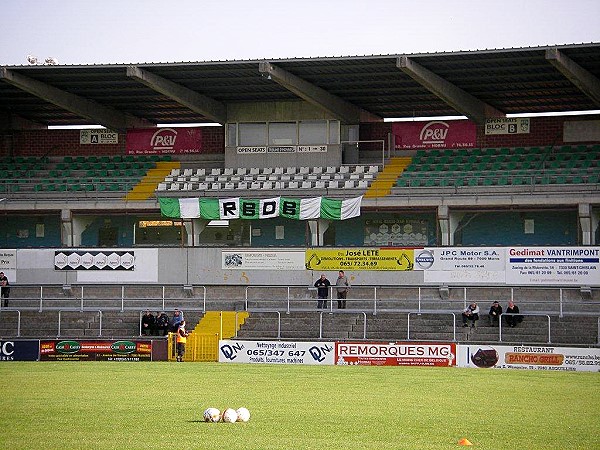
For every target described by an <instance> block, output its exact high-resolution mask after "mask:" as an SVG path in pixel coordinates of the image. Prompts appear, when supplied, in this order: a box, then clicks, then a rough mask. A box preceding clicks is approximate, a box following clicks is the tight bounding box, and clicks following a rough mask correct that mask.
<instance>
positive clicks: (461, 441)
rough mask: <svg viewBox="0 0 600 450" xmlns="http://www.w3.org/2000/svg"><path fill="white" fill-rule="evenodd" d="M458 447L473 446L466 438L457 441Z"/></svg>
mask: <svg viewBox="0 0 600 450" xmlns="http://www.w3.org/2000/svg"><path fill="white" fill-rule="evenodd" d="M458 445H467V446H468V445H473V444H472V443H471V441H470V440H468V439H467V438H462V439H461V440H460V441H458Z"/></svg>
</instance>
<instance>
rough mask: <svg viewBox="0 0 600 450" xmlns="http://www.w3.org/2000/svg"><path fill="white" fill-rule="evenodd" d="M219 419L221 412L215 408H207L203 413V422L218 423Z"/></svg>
mask: <svg viewBox="0 0 600 450" xmlns="http://www.w3.org/2000/svg"><path fill="white" fill-rule="evenodd" d="M220 419H221V411H219V410H218V409H217V408H207V409H206V410H205V411H204V421H205V422H218V421H219V420H220Z"/></svg>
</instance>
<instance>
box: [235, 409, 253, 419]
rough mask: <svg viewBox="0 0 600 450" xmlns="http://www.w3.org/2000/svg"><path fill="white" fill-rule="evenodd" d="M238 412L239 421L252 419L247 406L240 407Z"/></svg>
mask: <svg viewBox="0 0 600 450" xmlns="http://www.w3.org/2000/svg"><path fill="white" fill-rule="evenodd" d="M236 412H237V421H238V422H248V421H249V420H250V411H248V410H247V409H246V408H244V407H242V408H238V410H237V411H236Z"/></svg>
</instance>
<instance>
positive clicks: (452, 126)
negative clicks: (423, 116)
mask: <svg viewBox="0 0 600 450" xmlns="http://www.w3.org/2000/svg"><path fill="white" fill-rule="evenodd" d="M392 133H393V134H394V138H395V147H396V149H397V150H414V149H427V148H472V147H475V144H476V140H477V126H476V125H475V123H474V122H471V121H470V120H453V121H443V120H433V121H430V122H394V123H392Z"/></svg>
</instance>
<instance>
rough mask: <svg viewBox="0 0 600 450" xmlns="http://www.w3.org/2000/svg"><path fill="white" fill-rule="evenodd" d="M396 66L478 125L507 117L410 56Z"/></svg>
mask: <svg viewBox="0 0 600 450" xmlns="http://www.w3.org/2000/svg"><path fill="white" fill-rule="evenodd" d="M396 66H397V67H398V68H399V69H400V70H402V72H404V73H405V74H407V75H408V76H409V77H411V78H412V79H413V80H415V81H416V82H417V83H419V84H420V85H422V86H423V87H425V88H426V89H427V90H429V91H430V92H431V93H433V94H435V95H436V96H437V97H439V98H441V99H442V100H443V101H445V102H446V103H447V104H448V105H450V106H452V108H454V109H455V110H456V111H458V112H459V113H461V114H463V115H465V116H467V117H468V118H469V119H471V120H473V121H474V122H477V123H478V124H483V123H484V122H485V119H487V118H491V117H506V115H505V114H504V113H503V112H502V111H500V110H498V109H496V108H494V107H493V106H491V105H489V104H487V103H485V102H482V101H481V100H479V99H478V98H476V97H474V96H472V95H471V94H469V93H468V92H466V91H464V90H462V89H461V88H459V87H458V86H456V85H455V84H452V83H450V82H449V81H447V80H445V79H444V78H442V77H440V76H439V75H436V74H435V73H433V72H432V71H430V70H429V69H426V68H425V67H423V66H422V65H420V64H419V63H417V62H415V61H413V60H412V59H410V58H409V57H408V56H400V57H399V58H398V61H397V62H396Z"/></svg>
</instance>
